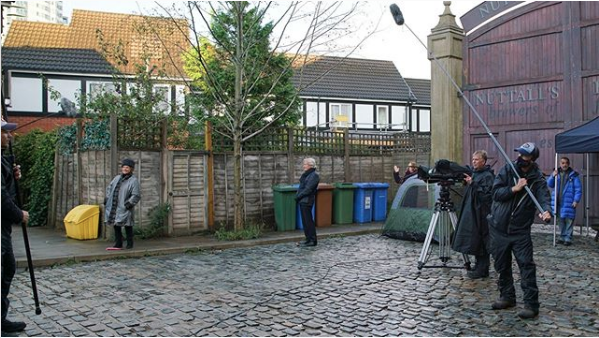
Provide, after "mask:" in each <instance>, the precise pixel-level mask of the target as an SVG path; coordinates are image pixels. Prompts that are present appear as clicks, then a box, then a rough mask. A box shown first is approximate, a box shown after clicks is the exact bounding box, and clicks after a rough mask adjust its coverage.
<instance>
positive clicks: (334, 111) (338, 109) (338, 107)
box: [329, 103, 353, 128]
mask: <svg viewBox="0 0 599 338" xmlns="http://www.w3.org/2000/svg"><path fill="white" fill-rule="evenodd" d="M344 108H345V109H344ZM352 109H353V106H352V104H351V103H330V104H329V111H330V117H329V118H330V121H331V123H332V125H333V126H335V127H338V128H348V127H350V126H352V125H353V110H352ZM339 115H344V116H347V122H345V121H337V119H336V117H337V116H339Z"/></svg>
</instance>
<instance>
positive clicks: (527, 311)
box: [518, 305, 539, 319]
mask: <svg viewBox="0 0 599 338" xmlns="http://www.w3.org/2000/svg"><path fill="white" fill-rule="evenodd" d="M538 315H539V309H538V308H534V307H532V306H529V305H525V306H524V309H522V310H521V311H520V312H518V317H520V318H522V319H532V318H535V317H537V316H538Z"/></svg>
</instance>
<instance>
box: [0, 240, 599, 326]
mask: <svg viewBox="0 0 599 338" xmlns="http://www.w3.org/2000/svg"><path fill="white" fill-rule="evenodd" d="M533 239H534V245H535V260H536V262H537V278H538V285H539V290H540V301H541V312H540V315H539V317H538V318H537V319H534V320H528V321H524V320H520V319H519V318H518V317H517V315H516V313H517V312H518V310H519V309H520V308H521V306H522V304H521V302H520V303H519V304H518V306H517V307H516V308H512V309H509V310H503V311H493V310H491V308H490V304H491V302H492V301H493V300H494V299H495V298H496V297H497V295H498V294H497V291H496V285H495V280H496V274H495V272H494V271H492V272H491V276H490V278H487V279H483V280H474V281H473V280H469V279H468V278H467V277H466V272H465V271H464V270H463V269H447V268H430V269H427V268H425V269H423V270H421V271H419V270H418V269H417V260H418V256H419V254H420V251H421V248H422V243H416V242H408V241H401V240H395V239H389V238H386V237H379V236H378V235H364V236H354V237H337V238H329V239H323V240H321V241H319V245H318V247H315V248H299V247H296V246H295V244H294V243H285V244H276V245H266V246H257V247H251V248H240V249H230V250H224V251H216V252H196V253H189V254H185V255H170V256H160V257H146V258H139V259H120V260H112V261H102V262H92V263H81V264H73V265H62V266H57V267H54V268H44V269H38V270H36V277H37V284H38V290H39V294H40V300H41V303H42V311H43V312H42V314H41V315H35V314H34V305H33V300H32V298H31V290H30V287H29V276H28V274H27V273H26V272H22V271H21V272H19V273H18V274H17V276H16V277H15V281H14V282H13V289H12V290H11V295H10V299H11V302H12V303H11V311H10V313H9V318H11V319H20V320H24V321H26V322H27V324H28V326H27V330H26V331H25V332H22V333H21V336H277V337H280V336H599V312H598V309H599V273H598V272H599V244H598V243H597V242H594V241H593V238H592V237H581V236H577V237H575V244H574V245H573V246H570V247H564V246H558V247H556V248H554V247H553V246H552V240H553V236H552V235H550V234H548V233H534V234H533ZM433 255H434V252H433ZM457 258H458V257H457V256H454V260H452V262H456V263H457V262H458V259H457ZM435 260H437V261H438V260H439V259H438V257H434V256H432V257H431V258H430V260H429V262H433V261H435ZM435 264H436V263H435ZM514 271H515V272H516V276H515V278H516V284H517V285H516V289H517V296H518V301H521V299H522V291H521V289H520V287H519V276H518V275H517V271H518V269H517V267H515V268H514Z"/></svg>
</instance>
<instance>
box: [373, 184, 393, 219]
mask: <svg viewBox="0 0 599 338" xmlns="http://www.w3.org/2000/svg"><path fill="white" fill-rule="evenodd" d="M372 185H373V186H374V187H373V189H374V190H373V192H372V194H373V197H372V200H373V203H372V207H373V210H372V221H373V222H380V221H384V220H385V219H386V218H387V189H389V184H388V183H372Z"/></svg>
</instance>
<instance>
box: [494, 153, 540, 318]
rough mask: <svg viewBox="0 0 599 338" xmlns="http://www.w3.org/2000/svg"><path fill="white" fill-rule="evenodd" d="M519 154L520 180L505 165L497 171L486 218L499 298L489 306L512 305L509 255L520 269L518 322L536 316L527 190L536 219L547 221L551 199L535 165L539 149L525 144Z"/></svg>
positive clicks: (513, 292) (514, 290)
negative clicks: (538, 210)
mask: <svg viewBox="0 0 599 338" xmlns="http://www.w3.org/2000/svg"><path fill="white" fill-rule="evenodd" d="M514 151H517V152H518V153H520V155H519V156H518V159H517V160H516V161H514V162H513V165H514V167H515V168H516V170H517V171H518V175H519V176H520V179H519V180H518V179H517V178H516V175H515V173H514V171H513V170H512V168H511V167H510V165H509V164H506V165H505V166H504V167H503V168H501V170H500V171H499V174H498V175H497V177H495V182H494V183H493V204H492V205H491V214H490V215H489V217H488V219H489V234H490V247H491V254H492V255H493V259H494V261H495V271H497V273H498V274H499V279H498V280H497V286H498V288H499V294H500V295H499V299H497V300H496V301H495V302H494V303H493V305H492V306H491V307H492V308H493V310H503V309H507V308H511V307H514V306H516V289H515V288H514V276H513V275H512V253H513V254H514V257H515V258H516V262H517V263H518V268H519V269H520V278H521V282H520V285H521V287H522V291H523V294H524V309H523V310H521V311H520V312H518V316H519V317H520V318H522V319H530V318H535V317H537V316H538V315H539V289H538V287H537V276H536V273H537V272H536V265H535V261H534V259H533V257H532V255H533V249H532V238H531V237H530V230H531V226H532V223H533V221H534V218H535V212H536V206H535V203H534V202H533V200H532V198H531V197H530V196H529V195H528V194H527V192H526V190H525V188H524V187H525V186H528V187H529V188H530V191H531V192H532V193H533V194H534V196H535V197H536V199H537V200H538V202H539V204H540V205H541V207H542V208H543V210H547V211H545V212H543V213H542V214H539V217H540V218H541V219H543V220H544V221H548V220H549V219H551V213H550V212H549V210H551V204H550V203H551V197H550V196H549V189H548V188H547V183H546V182H545V177H544V176H543V173H542V172H541V170H540V169H539V166H538V165H537V164H536V163H535V161H536V159H537V158H538V157H539V148H537V147H536V146H535V144H534V143H532V142H527V143H524V144H523V145H521V146H520V147H518V148H516V149H514Z"/></svg>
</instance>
